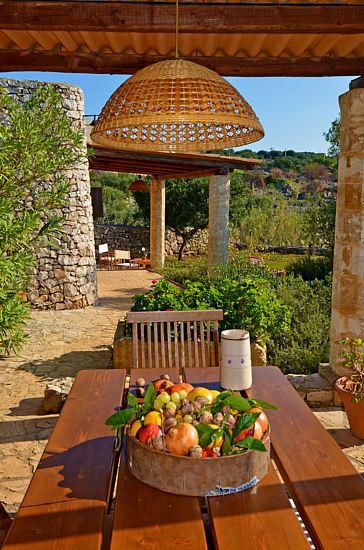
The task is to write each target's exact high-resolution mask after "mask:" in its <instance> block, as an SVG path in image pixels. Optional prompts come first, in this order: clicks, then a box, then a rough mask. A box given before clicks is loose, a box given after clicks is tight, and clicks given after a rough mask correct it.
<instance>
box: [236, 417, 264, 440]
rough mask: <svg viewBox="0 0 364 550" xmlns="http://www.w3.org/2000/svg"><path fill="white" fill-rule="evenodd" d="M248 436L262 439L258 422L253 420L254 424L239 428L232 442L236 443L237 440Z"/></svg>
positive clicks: (261, 431)
mask: <svg viewBox="0 0 364 550" xmlns="http://www.w3.org/2000/svg"><path fill="white" fill-rule="evenodd" d="M248 436H251V437H254V439H262V437H263V430H262V426H261V425H260V424H259V422H255V423H254V426H250V427H249V428H246V429H245V430H241V432H240V433H238V435H237V436H235V439H234V443H238V442H239V441H241V440H242V439H245V438H246V437H248Z"/></svg>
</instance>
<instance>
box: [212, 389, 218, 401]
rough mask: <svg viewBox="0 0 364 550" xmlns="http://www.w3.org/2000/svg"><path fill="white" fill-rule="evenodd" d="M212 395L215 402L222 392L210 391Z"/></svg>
mask: <svg viewBox="0 0 364 550" xmlns="http://www.w3.org/2000/svg"><path fill="white" fill-rule="evenodd" d="M210 393H211V394H212V397H213V398H214V401H215V399H216V397H217V396H218V395H220V392H219V391H218V390H210Z"/></svg>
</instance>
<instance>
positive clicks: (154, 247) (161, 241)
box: [150, 178, 166, 269]
mask: <svg viewBox="0 0 364 550" xmlns="http://www.w3.org/2000/svg"><path fill="white" fill-rule="evenodd" d="M165 202H166V199H165V185H164V181H163V180H157V179H154V178H153V179H152V181H151V186H150V262H151V263H150V265H151V268H152V269H159V268H161V267H163V266H164V255H165Z"/></svg>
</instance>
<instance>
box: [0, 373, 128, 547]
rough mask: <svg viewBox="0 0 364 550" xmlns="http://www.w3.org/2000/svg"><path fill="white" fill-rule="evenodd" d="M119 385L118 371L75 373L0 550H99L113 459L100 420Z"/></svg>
mask: <svg viewBox="0 0 364 550" xmlns="http://www.w3.org/2000/svg"><path fill="white" fill-rule="evenodd" d="M124 384H125V371H123V370H89V371H81V372H79V373H78V375H77V377H76V380H75V383H74V385H73V387H72V389H71V392H70V394H69V397H68V399H67V401H66V403H65V405H64V407H63V410H62V412H61V414H60V417H59V419H58V422H57V424H56V426H55V428H54V430H53V433H52V435H51V437H50V439H49V441H48V443H47V445H46V448H45V450H44V453H43V455H42V458H41V460H40V462H39V465H38V467H37V469H36V471H35V474H34V476H33V479H32V480H31V483H30V485H29V488H28V490H27V492H26V495H25V497H24V499H23V502H22V504H21V507H20V509H19V512H18V514H17V516H16V518H15V520H14V521H13V524H12V526H11V528H10V531H9V533H8V536H7V538H6V541H5V543H4V546H3V549H4V550H15V549H16V550H22V549H23V548H26V549H27V550H28V549H29V550H33V549H34V550H56V549H57V550H58V549H60V548H67V550H73V549H74V550H81V549H83V548H84V549H87V550H94V549H95V550H96V549H100V548H101V543H102V537H103V528H104V521H105V516H106V512H107V506H108V503H109V498H110V490H111V484H112V477H113V468H114V458H115V433H113V432H112V431H110V427H109V426H106V425H105V419H106V417H107V416H109V415H110V414H111V413H112V412H113V409H114V407H115V406H117V405H121V401H122V398H123V390H124Z"/></svg>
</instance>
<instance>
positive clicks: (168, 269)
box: [161, 256, 208, 285]
mask: <svg viewBox="0 0 364 550" xmlns="http://www.w3.org/2000/svg"><path fill="white" fill-rule="evenodd" d="M161 274H162V275H164V277H167V279H172V280H173V281H175V282H176V283H178V284H180V285H184V284H185V282H186V281H203V280H205V279H206V277H207V276H208V267H207V256H197V257H193V258H185V259H184V260H183V261H179V260H177V258H168V259H167V261H166V265H165V267H164V268H163V269H162V270H161Z"/></svg>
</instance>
